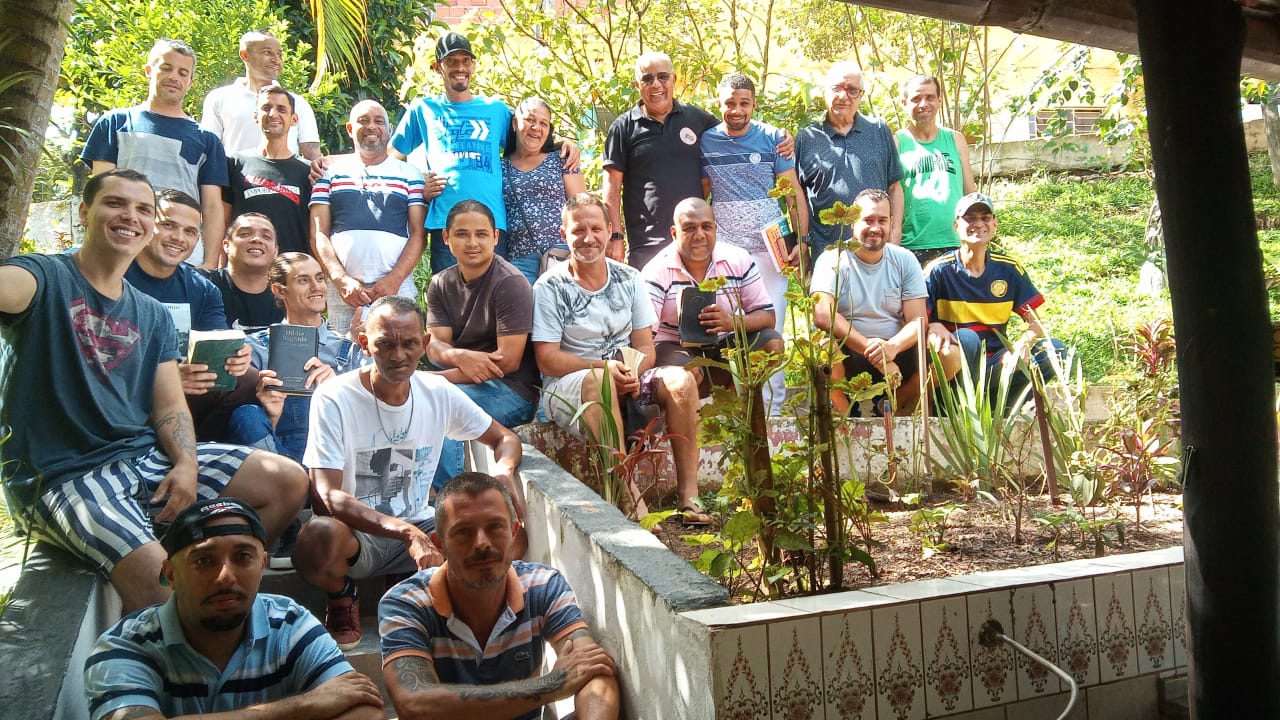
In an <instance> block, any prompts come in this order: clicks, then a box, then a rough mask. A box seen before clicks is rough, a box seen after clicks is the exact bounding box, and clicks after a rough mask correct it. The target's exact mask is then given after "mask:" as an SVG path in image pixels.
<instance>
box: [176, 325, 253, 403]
mask: <svg viewBox="0 0 1280 720" xmlns="http://www.w3.org/2000/svg"><path fill="white" fill-rule="evenodd" d="M242 347H244V331H243V330H192V331H191V334H190V336H189V337H188V345H187V363H188V364H189V365H208V366H209V370H208V372H212V373H217V375H218V377H217V378H216V379H215V380H214V381H213V387H211V388H209V390H211V391H218V390H234V389H235V387H236V379H235V378H234V377H232V375H231V373H229V372H227V358H230V357H231V356H232V355H235V354H236V353H238V352H240V348H242Z"/></svg>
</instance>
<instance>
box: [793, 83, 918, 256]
mask: <svg viewBox="0 0 1280 720" xmlns="http://www.w3.org/2000/svg"><path fill="white" fill-rule="evenodd" d="M865 92H866V91H865V85H864V83H863V78H862V70H861V69H859V68H858V66H857V65H855V64H854V63H851V62H839V63H836V64H835V65H833V66H831V69H830V70H828V71H827V75H826V78H825V79H824V80H823V97H824V98H825V99H826V102H827V114H826V117H825V118H824V119H823V121H822V122H821V123H814V124H813V125H810V126H809V127H807V128H805V129H803V130H801V131H800V134H799V135H797V136H796V169H797V171H798V172H799V174H800V184H801V185H802V186H804V191H805V196H806V197H807V198H808V200H809V212H810V216H811V218H812V219H811V220H810V222H809V242H810V243H811V244H812V245H813V248H812V250H813V253H812V257H813V258H817V257H818V256H819V255H821V254H822V251H823V250H826V249H827V246H828V245H830V244H831V243H833V242H835V241H836V239H837V238H838V237H839V234H840V226H838V225H827V224H825V223H823V222H822V219H821V217H820V215H821V213H822V211H823V210H826V209H827V208H829V207H831V206H832V205H834V204H835V203H836V202H837V201H839V202H843V203H845V204H846V205H852V204H853V198H854V197H856V196H857V194H858V193H860V192H862V191H863V190H866V189H867V188H876V189H879V190H884V191H886V192H888V193H889V205H890V210H891V212H892V215H893V225H892V227H891V228H890V234H889V237H888V242H890V243H892V244H894V245H900V244H902V165H901V163H899V162H898V150H897V147H896V146H895V145H894V144H893V133H892V132H890V130H889V126H888V124H886V123H885V122H884V121H883V120H879V119H876V118H869V117H867V116H866V115H863V114H862V113H860V112H858V107H859V106H860V105H861V104H862V98H863V96H864V94H865Z"/></svg>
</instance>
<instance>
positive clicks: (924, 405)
mask: <svg viewBox="0 0 1280 720" xmlns="http://www.w3.org/2000/svg"><path fill="white" fill-rule="evenodd" d="M928 327H929V326H928V321H927V320H926V319H925V318H919V320H918V322H917V323H916V368H917V370H916V377H917V378H919V379H920V431H921V432H922V433H924V475H925V478H926V480H925V481H924V483H923V489H924V496H925V498H926V499H927V498H928V497H929V496H930V495H932V494H933V493H932V490H933V458H932V454H931V452H930V448H929V386H930V384H931V383H930V382H929V378H930V377H931V375H930V373H931V372H932V371H933V367H932V366H931V365H926V364H925V362H926V361H927V360H928V358H929V353H928V351H927V350H926V349H925V348H926V345H925V342H926V341H927V340H928V330H927V329H928ZM943 382H946V380H945V379H943Z"/></svg>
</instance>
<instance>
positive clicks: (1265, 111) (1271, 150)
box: [1262, 83, 1280, 188]
mask: <svg viewBox="0 0 1280 720" xmlns="http://www.w3.org/2000/svg"><path fill="white" fill-rule="evenodd" d="M1267 90H1268V91H1269V92H1268V93H1267V99H1266V100H1265V101H1264V102H1263V103H1262V127H1263V128H1265V129H1266V131H1267V157H1268V158H1269V159H1270V160H1271V182H1272V183H1273V184H1274V185H1275V186H1276V187H1278V188H1280V112H1277V111H1276V103H1278V102H1280V83H1267Z"/></svg>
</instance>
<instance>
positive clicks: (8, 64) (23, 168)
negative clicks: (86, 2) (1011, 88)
mask: <svg viewBox="0 0 1280 720" xmlns="http://www.w3.org/2000/svg"><path fill="white" fill-rule="evenodd" d="M3 1H4V6H3V8H2V9H0V20H2V21H3V23H4V24H3V26H0V27H3V28H4V31H5V32H7V33H10V34H11V36H12V40H11V41H10V42H9V44H8V46H7V47H6V48H5V51H4V52H3V53H0V78H5V77H10V76H12V75H14V74H19V73H21V74H24V75H26V79H25V80H24V81H23V82H20V83H17V84H16V85H14V86H12V87H10V88H8V89H7V90H5V91H4V92H2V93H0V138H3V139H4V140H7V141H8V142H10V143H12V144H13V146H14V147H15V148H17V149H18V157H16V158H14V160H15V162H14V165H15V166H16V167H17V168H18V170H19V172H18V173H17V175H18V176H17V177H13V176H12V175H11V174H10V173H9V170H8V168H7V167H5V165H4V163H0V258H6V257H9V256H10V255H12V254H13V253H14V252H16V251H17V248H18V243H19V242H20V241H21V239H22V230H23V228H24V226H25V225H26V222H27V208H28V206H29V205H30V204H31V186H32V184H33V183H34V182H35V176H36V169H37V168H38V167H39V166H40V151H41V149H42V148H43V147H44V132H45V129H46V128H47V127H48V126H49V110H50V108H51V107H52V106H53V91H54V89H55V88H56V87H57V86H58V70H59V67H60V66H61V65H62V53H63V50H64V48H65V46H66V41H67V27H66V23H67V22H68V21H69V20H70V18H71V9H72V6H73V4H74V3H73V2H72V0H34V1H33V2H18V0H3ZM4 108H8V109H7V110H6V109H4ZM15 129H16V130H17V131H19V132H15ZM0 147H4V143H0Z"/></svg>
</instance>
